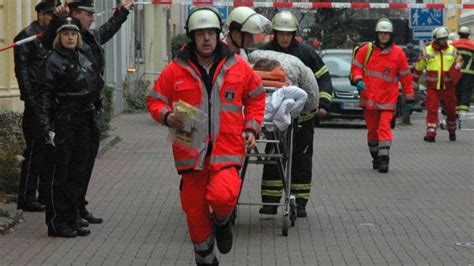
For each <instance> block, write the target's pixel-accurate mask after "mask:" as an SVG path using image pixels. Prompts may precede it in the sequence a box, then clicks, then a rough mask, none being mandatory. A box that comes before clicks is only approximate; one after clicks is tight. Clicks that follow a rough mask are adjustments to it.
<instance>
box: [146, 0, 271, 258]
mask: <svg viewBox="0 0 474 266" xmlns="http://www.w3.org/2000/svg"><path fill="white" fill-rule="evenodd" d="M220 31H221V18H220V15H219V12H218V11H217V10H216V9H214V8H212V7H201V8H197V9H194V10H192V11H191V12H190V14H189V16H188V18H187V21H186V33H187V35H188V37H189V38H190V39H191V41H190V42H189V43H188V44H187V45H186V46H185V47H184V48H183V50H182V51H181V52H180V53H179V55H178V57H177V58H176V59H175V60H174V61H173V62H171V63H170V64H169V65H168V66H167V67H166V68H165V69H164V70H163V71H162V72H161V75H160V76H159V79H158V80H157V81H156V83H155V86H154V88H153V90H152V91H151V93H150V94H149V96H148V97H147V105H148V111H149V112H150V113H151V115H152V117H153V118H154V119H155V120H156V121H158V123H160V124H163V125H165V126H167V127H170V128H172V129H175V132H176V138H175V139H174V141H173V144H172V146H173V155H174V160H175V166H176V169H177V171H178V174H180V175H182V179H181V184H180V197H181V205H182V208H183V210H184V212H185V214H186V218H187V223H188V229H189V234H190V237H191V241H192V242H193V244H194V251H195V259H196V263H197V265H218V260H217V258H216V256H215V253H214V251H213V247H214V237H215V240H216V242H217V247H218V249H219V251H220V252H221V253H222V254H225V253H228V252H229V251H230V250H231V248H232V239H233V236H232V231H231V226H230V221H229V217H230V215H231V214H232V211H233V210H234V208H235V206H236V204H237V197H238V195H239V191H240V184H241V180H240V177H239V173H238V170H239V168H240V167H241V164H242V161H243V159H244V156H245V151H246V150H250V149H251V148H253V147H254V146H255V142H256V141H255V138H256V136H257V134H258V132H259V129H260V125H261V123H262V120H263V115H264V109H265V96H266V95H265V91H264V89H263V87H262V84H261V83H262V81H261V79H260V78H259V77H258V76H257V75H256V74H255V73H254V72H253V71H252V69H251V67H250V65H249V64H248V63H247V62H246V61H245V60H243V59H242V57H240V56H236V55H235V54H234V53H233V52H232V51H231V50H230V49H229V48H228V47H227V46H226V45H225V44H224V43H223V42H220V41H219V40H218V37H219V33H220ZM180 101H183V102H185V103H187V104H189V105H192V106H195V107H198V108H199V110H200V112H202V113H204V114H203V117H205V118H203V119H202V120H201V121H202V122H201V123H197V122H195V123H192V124H193V126H192V127H191V126H189V127H184V121H187V120H189V118H183V117H182V116H181V115H180V113H179V112H177V110H176V109H173V106H174V105H176V104H177V103H178V102H180ZM186 124H188V123H186ZM210 209H212V212H213V213H212V214H211V213H210Z"/></svg>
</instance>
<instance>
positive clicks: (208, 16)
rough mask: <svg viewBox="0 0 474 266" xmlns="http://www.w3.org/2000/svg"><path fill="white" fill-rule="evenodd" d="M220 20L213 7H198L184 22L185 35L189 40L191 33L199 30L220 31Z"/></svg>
mask: <svg viewBox="0 0 474 266" xmlns="http://www.w3.org/2000/svg"><path fill="white" fill-rule="evenodd" d="M221 26H222V20H221V17H220V14H219V11H217V10H216V9H215V8H213V7H198V8H195V9H193V10H191V12H190V13H189V16H188V19H187V20H186V26H185V27H184V28H185V29H186V34H187V35H188V37H190V38H191V32H193V31H195V30H201V29H217V30H218V31H219V32H220V31H221Z"/></svg>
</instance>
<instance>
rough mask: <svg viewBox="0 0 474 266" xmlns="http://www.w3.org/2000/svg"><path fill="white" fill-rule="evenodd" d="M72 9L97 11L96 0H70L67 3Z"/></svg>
mask: <svg viewBox="0 0 474 266" xmlns="http://www.w3.org/2000/svg"><path fill="white" fill-rule="evenodd" d="M67 5H68V7H69V8H70V9H82V10H86V11H89V12H91V13H95V12H96V9H95V6H94V0H69V1H68V3H67Z"/></svg>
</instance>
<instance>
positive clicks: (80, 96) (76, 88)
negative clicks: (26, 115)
mask: <svg viewBox="0 0 474 266" xmlns="http://www.w3.org/2000/svg"><path fill="white" fill-rule="evenodd" d="M79 28H80V26H79V24H74V23H73V20H72V18H70V17H68V18H66V19H65V21H64V22H62V25H61V26H60V27H59V28H58V29H57V34H56V37H55V39H54V41H53V50H52V51H51V53H50V54H49V55H48V57H47V58H46V59H45V61H44V62H43V65H42V66H41V67H40V71H39V74H40V79H41V86H40V90H39V94H38V106H37V112H38V118H39V125H40V130H41V135H42V136H43V138H44V139H45V140H46V154H47V156H48V157H49V158H52V161H53V162H52V163H53V167H54V171H52V182H51V197H50V202H48V203H47V204H46V206H47V210H46V224H47V226H48V235H49V236H54V237H76V236H78V235H79V236H86V235H89V234H90V231H89V230H88V229H85V228H83V227H81V226H80V225H79V224H78V221H77V203H78V199H79V196H80V194H79V193H80V190H79V189H80V188H81V187H80V184H81V183H82V179H83V178H84V175H86V174H87V171H88V168H87V167H88V165H89V162H90V159H89V158H90V156H91V152H90V151H89V149H90V145H89V142H90V137H91V134H90V132H91V130H92V128H93V125H94V123H93V120H94V117H95V106H94V101H95V100H96V97H95V95H96V94H97V93H98V92H97V90H98V89H99V88H101V86H102V85H103V83H104V82H103V80H102V78H101V77H100V74H99V71H98V69H97V66H96V65H94V64H92V62H90V60H88V59H87V58H86V56H85V55H84V54H83V53H82V52H81V50H80V49H79V48H80V47H81V46H82V39H81V34H80V33H79Z"/></svg>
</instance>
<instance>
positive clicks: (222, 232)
mask: <svg viewBox="0 0 474 266" xmlns="http://www.w3.org/2000/svg"><path fill="white" fill-rule="evenodd" d="M214 236H215V237H216V242H217V249H219V252H220V253H222V254H226V253H229V251H230V250H231V249H232V241H233V235H232V227H231V226H230V221H227V222H226V223H225V224H218V222H216V219H215V218H214Z"/></svg>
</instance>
